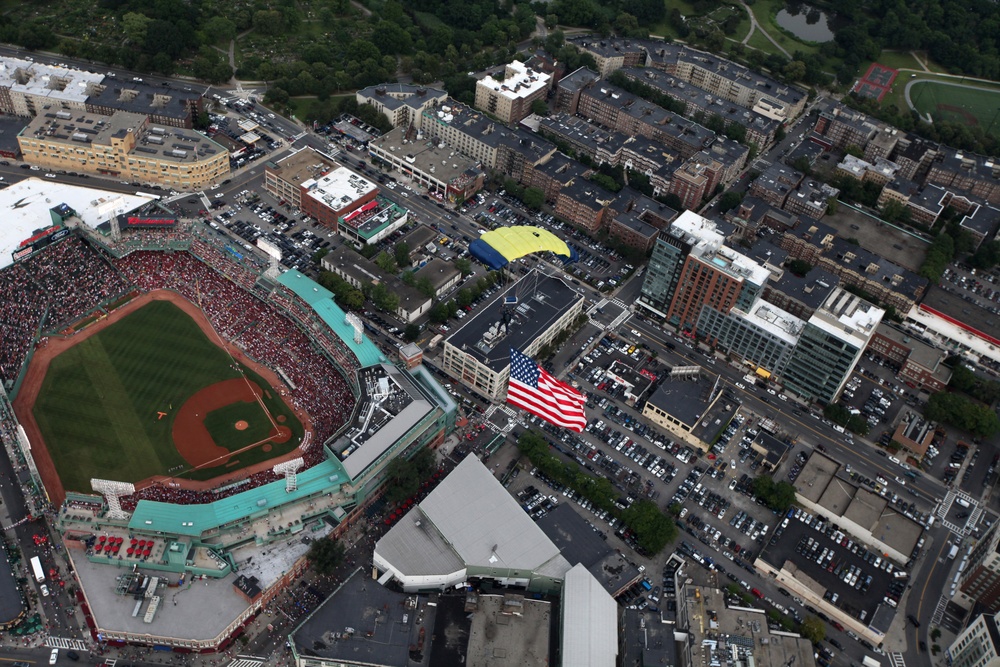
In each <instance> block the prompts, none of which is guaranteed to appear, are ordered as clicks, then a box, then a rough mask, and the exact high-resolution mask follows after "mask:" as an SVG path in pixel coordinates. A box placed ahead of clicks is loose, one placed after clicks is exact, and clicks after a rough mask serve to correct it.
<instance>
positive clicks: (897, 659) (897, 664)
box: [889, 653, 906, 667]
mask: <svg viewBox="0 0 1000 667" xmlns="http://www.w3.org/2000/svg"><path fill="white" fill-rule="evenodd" d="M889 662H891V663H892V667H906V661H905V660H903V654H902V653H890V654H889Z"/></svg>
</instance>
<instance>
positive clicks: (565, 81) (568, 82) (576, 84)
mask: <svg viewBox="0 0 1000 667" xmlns="http://www.w3.org/2000/svg"><path fill="white" fill-rule="evenodd" d="M599 78H601V75H600V74H598V73H597V72H595V71H594V70H592V69H590V68H588V67H580V68H577V69H575V70H573V71H572V72H570V73H569V74H567V75H566V76H564V77H563V78H561V79H559V83H558V84H557V85H558V87H559V89H560V90H565V91H567V92H571V93H576V92H579V91H581V90H583V88H584V87H586V86H587V85H588V84H590V83H592V82H594V81H597V80H598V79H599Z"/></svg>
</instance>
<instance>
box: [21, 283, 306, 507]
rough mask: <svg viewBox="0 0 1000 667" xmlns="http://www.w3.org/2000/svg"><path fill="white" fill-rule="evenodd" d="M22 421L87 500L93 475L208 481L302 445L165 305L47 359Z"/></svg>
mask: <svg viewBox="0 0 1000 667" xmlns="http://www.w3.org/2000/svg"><path fill="white" fill-rule="evenodd" d="M213 337H214V336H213ZM32 412H33V415H34V417H35V420H36V421H37V423H38V428H39V430H40V432H41V434H42V436H43V438H44V441H45V446H46V448H47V449H48V451H49V454H50V455H51V457H52V460H53V463H54V465H55V468H56V471H57V473H58V475H59V477H60V479H61V481H62V484H63V486H64V488H65V489H66V490H75V491H85V492H88V491H90V479H91V478H95V477H96V478H101V479H113V480H119V481H125V482H139V481H141V480H144V479H147V478H149V477H152V476H155V475H169V476H173V477H179V478H184V479H192V480H205V479H210V478H212V477H216V476H219V475H222V474H226V473H231V472H234V471H235V470H238V469H240V468H244V467H246V466H249V465H253V464H256V463H260V462H262V461H266V460H268V459H271V458H274V457H276V456H280V455H282V454H285V453H288V452H290V451H292V450H294V449H295V447H297V446H298V444H299V443H300V442H301V440H302V436H303V427H302V423H301V422H300V421H299V419H298V418H297V417H296V415H295V413H294V412H293V411H292V410H291V409H290V408H289V406H288V405H286V404H285V402H284V400H283V399H282V398H281V396H279V395H278V394H277V392H276V391H275V390H274V389H272V388H271V387H270V386H269V385H268V384H267V383H266V382H265V381H264V380H263V379H262V378H261V377H260V376H259V375H257V374H256V373H254V372H253V371H252V370H251V369H249V368H247V367H246V366H244V365H242V364H240V363H238V362H236V361H235V360H234V359H233V358H232V357H231V356H230V355H229V353H228V352H227V351H226V350H225V349H223V348H222V347H221V346H220V344H219V341H216V340H212V339H211V338H210V337H209V335H206V332H205V331H203V329H202V328H201V327H199V325H198V323H196V322H195V321H194V320H193V319H192V317H191V316H189V315H188V314H187V313H185V312H184V311H182V310H181V309H180V308H178V307H177V306H176V305H174V304H173V303H171V302H170V301H152V302H150V303H148V304H146V305H145V306H143V307H141V308H139V309H138V310H136V311H135V312H132V313H130V314H128V315H127V316H125V317H124V318H123V319H121V320H119V321H117V322H114V323H113V324H111V325H110V326H108V327H107V328H104V329H102V330H101V331H99V332H98V333H96V334H94V335H92V336H89V337H88V338H86V339H84V340H82V341H81V342H79V343H78V344H76V345H73V346H72V347H70V348H68V349H66V350H65V351H63V352H62V353H60V354H59V355H58V356H56V357H55V358H53V359H52V360H51V363H50V365H49V368H48V372H47V373H46V375H45V378H44V380H43V382H42V385H41V388H40V390H39V393H38V396H37V399H36V400H35V403H34V407H33V409H32Z"/></svg>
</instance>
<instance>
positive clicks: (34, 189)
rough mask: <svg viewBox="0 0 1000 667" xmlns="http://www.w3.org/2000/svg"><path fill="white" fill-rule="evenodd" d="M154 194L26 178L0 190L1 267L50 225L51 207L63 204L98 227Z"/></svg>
mask: <svg viewBox="0 0 1000 667" xmlns="http://www.w3.org/2000/svg"><path fill="white" fill-rule="evenodd" d="M153 199H154V197H151V196H150V197H139V196H137V195H130V194H125V193H122V192H111V191H110V190H100V189H96V188H85V187H80V186H77V185H67V184H65V183H56V182H53V181H50V180H42V179H40V178H28V179H25V180H23V181H19V182H17V183H14V184H13V185H11V186H10V187H8V188H6V189H4V190H0V216H2V217H3V224H2V225H0V269H2V268H4V267H6V266H9V265H10V264H13V259H12V258H11V254H12V253H13V252H14V250H16V249H17V246H18V245H19V244H20V243H21V242H22V241H24V240H26V239H29V238H31V237H32V236H33V235H34V233H35V232H36V231H39V230H42V229H45V228H46V227H51V226H52V225H53V224H54V218H53V216H52V213H51V209H53V208H55V207H56V206H59V205H60V204H66V205H67V206H69V207H70V208H71V209H73V210H74V211H75V212H76V214H77V215H78V216H79V217H80V219H81V220H82V221H83V222H84V224H86V225H87V226H88V227H92V228H94V229H96V228H97V226H98V225H100V224H101V223H103V222H107V221H108V220H110V219H111V218H113V217H114V216H116V215H121V214H123V213H128V212H129V211H133V210H135V209H137V208H139V207H140V206H142V205H143V204H146V203H148V202H150V201H153Z"/></svg>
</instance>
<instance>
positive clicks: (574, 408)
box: [507, 349, 587, 432]
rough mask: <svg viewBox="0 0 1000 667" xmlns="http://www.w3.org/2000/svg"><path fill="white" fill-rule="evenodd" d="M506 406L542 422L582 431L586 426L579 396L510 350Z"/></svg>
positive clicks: (518, 353)
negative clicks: (526, 413)
mask: <svg viewBox="0 0 1000 667" xmlns="http://www.w3.org/2000/svg"><path fill="white" fill-rule="evenodd" d="M510 352H511V367H510V380H509V382H508V384H507V402H508V403H510V404H511V405H515V406H517V407H519V408H522V409H524V410H527V411H528V412H530V413H532V414H534V415H537V416H539V417H541V418H542V419H544V420H546V421H548V422H551V423H553V424H556V425H557V426H562V427H564V428H568V429H572V430H574V431H577V432H579V431H582V430H583V429H584V427H585V426H586V425H587V416H586V414H585V412H584V409H583V406H584V404H585V403H586V398H585V397H584V396H583V394H582V393H580V392H579V391H577V390H575V389H573V388H572V387H571V386H569V385H568V384H566V383H565V382H562V381H560V380H558V379H556V378H554V377H553V376H552V375H550V374H549V373H547V372H546V371H545V370H544V369H542V368H540V367H539V366H538V364H536V363H535V362H534V361H532V360H531V359H529V358H528V357H527V356H525V355H524V354H523V353H521V352H519V351H517V350H515V349H511V351H510Z"/></svg>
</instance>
